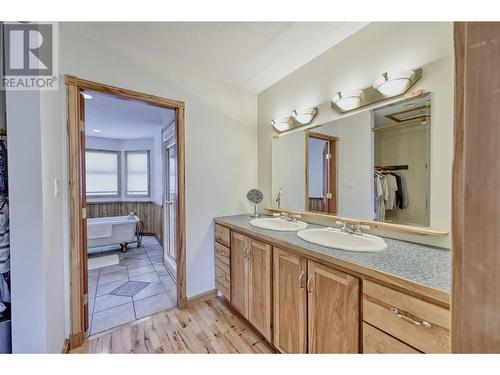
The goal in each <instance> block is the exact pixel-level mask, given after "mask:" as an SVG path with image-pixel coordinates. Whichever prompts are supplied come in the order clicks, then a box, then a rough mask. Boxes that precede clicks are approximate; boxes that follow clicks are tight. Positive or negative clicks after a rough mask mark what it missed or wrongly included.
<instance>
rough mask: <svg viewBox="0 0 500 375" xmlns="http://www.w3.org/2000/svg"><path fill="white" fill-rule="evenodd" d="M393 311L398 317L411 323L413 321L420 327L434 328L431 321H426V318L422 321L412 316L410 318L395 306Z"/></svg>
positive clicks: (392, 308)
mask: <svg viewBox="0 0 500 375" xmlns="http://www.w3.org/2000/svg"><path fill="white" fill-rule="evenodd" d="M391 311H392V312H393V313H394V315H396V316H397V317H398V318H400V319H404V320H406V321H407V322H410V323H413V324H415V325H416V326H418V327H424V328H432V324H431V323H429V322H426V321H425V320H422V321H421V322H419V321H417V320H414V319H412V318H410V317H409V316H406V315H404V314H402V313H401V311H399V310H398V309H397V308H395V307H391Z"/></svg>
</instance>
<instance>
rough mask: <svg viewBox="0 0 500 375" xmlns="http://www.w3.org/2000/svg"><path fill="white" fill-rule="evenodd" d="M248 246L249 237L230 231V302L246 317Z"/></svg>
mask: <svg viewBox="0 0 500 375" xmlns="http://www.w3.org/2000/svg"><path fill="white" fill-rule="evenodd" d="M248 248H249V238H248V237H246V236H243V235H242V234H239V233H237V232H234V231H232V232H231V304H232V305H233V307H234V308H235V309H236V310H238V311H239V312H240V314H241V315H243V316H244V317H245V318H248V261H247V256H248Z"/></svg>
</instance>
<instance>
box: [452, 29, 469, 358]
mask: <svg viewBox="0 0 500 375" xmlns="http://www.w3.org/2000/svg"><path fill="white" fill-rule="evenodd" d="M454 42H455V43H454V44H455V99H454V100H455V103H454V106H455V117H454V133H453V137H454V154H453V184H452V210H451V212H452V214H451V218H452V219H451V226H452V237H451V242H452V253H451V257H452V299H451V304H452V305H451V314H452V319H451V326H452V328H451V350H452V352H455V353H456V352H459V351H460V348H461V346H462V343H461V331H462V330H461V329H460V327H461V316H462V311H461V303H460V301H461V298H460V294H459V292H458V291H460V290H461V289H462V278H461V275H460V274H459V273H460V269H461V268H460V267H459V265H460V264H461V262H462V240H463V229H464V211H463V208H464V205H463V199H464V180H463V177H464V171H463V168H464V165H463V161H464V160H463V159H464V94H465V91H464V78H465V43H466V40H465V22H455V24H454Z"/></svg>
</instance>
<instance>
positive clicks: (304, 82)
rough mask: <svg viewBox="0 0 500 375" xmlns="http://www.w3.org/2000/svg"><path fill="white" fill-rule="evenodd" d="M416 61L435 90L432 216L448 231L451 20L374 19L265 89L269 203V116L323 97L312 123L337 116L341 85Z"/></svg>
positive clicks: (262, 180)
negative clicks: (334, 103)
mask: <svg viewBox="0 0 500 375" xmlns="http://www.w3.org/2000/svg"><path fill="white" fill-rule="evenodd" d="M416 67H423V69H424V71H423V78H422V79H421V80H420V81H419V82H418V83H417V85H416V86H415V88H416V89H418V88H423V89H425V90H427V91H430V92H432V119H433V123H432V129H431V138H432V140H431V188H430V191H431V193H430V194H431V196H430V205H431V210H430V224H431V227H433V228H435V229H439V230H446V231H449V230H450V223H451V166H452V146H453V135H452V129H453V69H454V68H453V25H452V23H450V22H445V23H372V24H369V25H368V26H367V27H365V28H364V29H362V30H360V31H359V32H357V33H356V34H354V35H352V36H351V37H349V38H348V39H346V40H344V41H343V42H341V43H339V44H338V45H337V46H335V47H333V48H332V49H330V50H328V51H327V52H325V53H324V54H322V55H321V56H319V57H317V58H316V59H314V60H312V61H311V62H309V63H308V64H306V65H304V66H303V67H301V68H300V69H298V70H296V71H295V72H293V73H292V74H290V75H288V76H287V77H286V78H284V79H282V80H281V81H279V82H278V83H276V84H275V85H273V86H271V87H270V88H269V89H267V90H265V91H263V92H262V93H260V94H259V96H258V151H259V153H258V155H259V170H258V174H259V176H258V179H259V188H260V189H262V191H263V193H264V196H265V203H267V204H270V202H271V201H272V194H271V188H272V182H271V136H272V134H273V129H272V127H271V125H270V120H271V119H273V118H282V117H285V116H287V115H289V114H290V113H291V112H292V111H293V110H294V109H303V108H307V107H310V106H316V105H319V113H318V116H317V117H316V118H315V120H314V122H313V125H320V124H323V123H326V122H329V121H332V120H335V119H337V118H339V117H340V116H339V115H338V114H336V113H335V112H334V111H333V110H332V109H331V106H330V99H331V98H332V97H333V95H334V93H335V92H336V91H337V90H349V89H356V88H363V87H367V86H369V85H371V83H372V82H373V81H374V80H375V79H376V78H377V77H378V76H379V75H380V74H381V73H383V72H385V71H400V70H404V69H412V68H416ZM389 102H390V101H388V102H387V103H389ZM387 103H384V104H387ZM367 109H369V108H367ZM396 236H397V235H395V237H396ZM399 237H400V236H399ZM403 238H405V239H409V240H413V241H418V242H423V243H430V244H435V245H440V246H449V244H450V239H449V237H446V238H437V237H429V236H404V237H403Z"/></svg>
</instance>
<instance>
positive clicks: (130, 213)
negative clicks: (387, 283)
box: [128, 211, 137, 220]
mask: <svg viewBox="0 0 500 375" xmlns="http://www.w3.org/2000/svg"><path fill="white" fill-rule="evenodd" d="M136 215H137V211H130V212H129V213H128V219H129V220H134V219H135V216H136Z"/></svg>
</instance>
